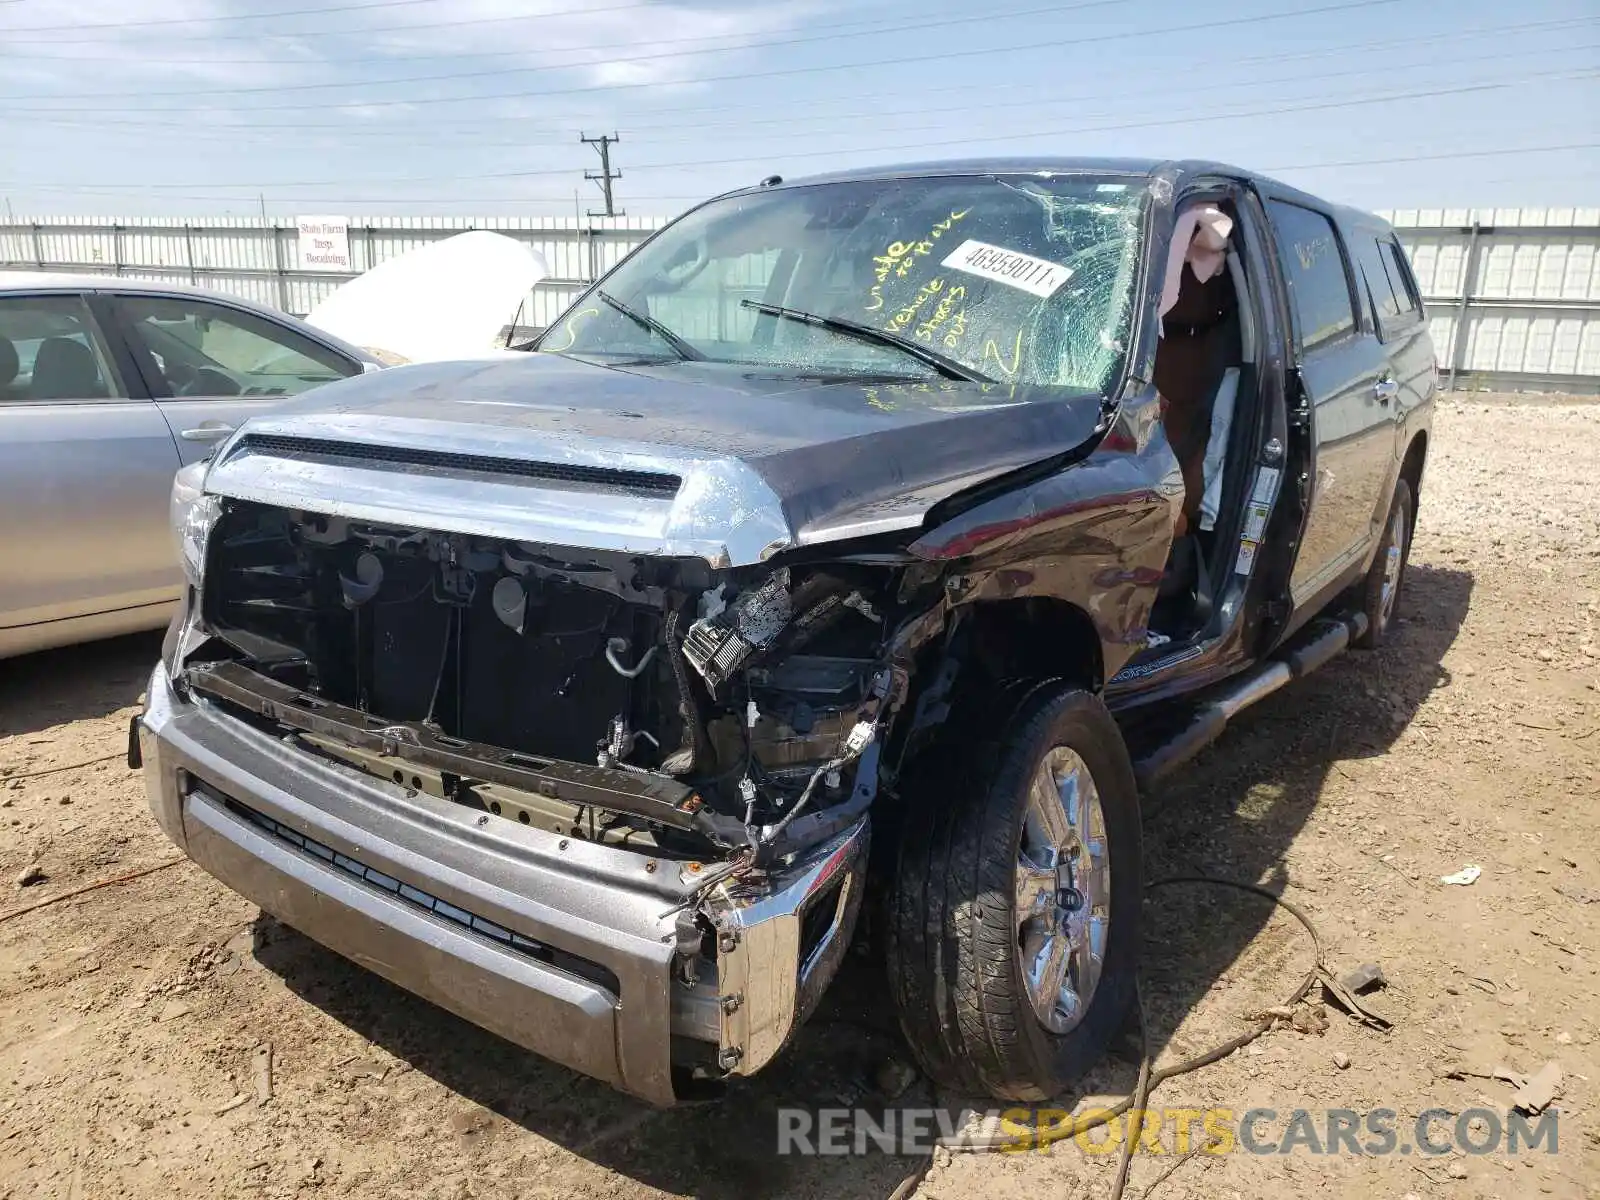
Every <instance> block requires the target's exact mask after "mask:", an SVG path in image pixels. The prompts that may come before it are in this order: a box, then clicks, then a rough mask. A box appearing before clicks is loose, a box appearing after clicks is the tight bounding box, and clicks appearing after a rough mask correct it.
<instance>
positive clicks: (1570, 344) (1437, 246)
mask: <svg viewBox="0 0 1600 1200" xmlns="http://www.w3.org/2000/svg"><path fill="white" fill-rule="evenodd" d="M1383 215H1384V216H1386V217H1387V218H1388V219H1389V220H1390V221H1392V222H1393V223H1394V225H1395V228H1396V229H1397V230H1398V232H1399V234H1400V240H1401V241H1402V242H1403V243H1404V244H1405V246H1406V249H1407V250H1408V251H1409V252H1410V254H1411V259H1412V262H1413V264H1414V265H1415V267H1416V273H1417V280H1418V283H1419V284H1420V285H1421V287H1422V292H1423V296H1424V299H1425V300H1426V301H1427V307H1428V316H1429V325H1430V328H1431V331H1432V333H1433V339H1434V344H1435V345H1436V346H1437V347H1438V350H1439V361H1440V365H1441V368H1442V369H1443V370H1444V372H1445V374H1446V376H1447V377H1448V378H1450V379H1451V380H1452V381H1453V382H1454V383H1457V384H1459V385H1461V386H1469V387H1519V388H1532V389H1547V390H1557V389H1560V390H1570V391H1581V392H1593V391H1600V208H1513V209H1465V208H1463V209H1409V210H1400V211H1394V212H1387V213H1384V214H1383ZM666 220H667V218H665V217H614V218H604V217H594V218H582V219H580V218H578V217H577V216H571V217H351V218H350V257H351V265H352V266H353V267H354V268H355V269H356V270H357V271H364V270H366V269H368V268H369V267H372V266H376V265H377V264H378V263H380V262H383V261H384V260H385V259H387V258H392V257H393V256H394V255H396V254H403V253H404V252H405V251H407V250H411V249H414V248H415V247H417V246H422V245H426V244H427V243H429V242H433V241H438V240H440V239H441V238H446V237H449V236H451V235H452V234H456V233H461V232H462V231H464V230H468V229H493V230H496V231H498V232H501V233H505V234H508V235H510V236H511V237H515V238H517V239H519V240H521V241H525V242H527V243H528V244H529V245H530V246H532V247H534V248H535V249H536V250H538V251H539V252H540V253H541V254H543V255H544V256H545V260H546V261H547V262H548V263H549V264H550V277H549V278H548V279H546V280H545V281H544V282H543V283H541V284H540V285H539V286H538V287H537V288H536V289H535V290H534V293H533V295H532V296H531V297H530V303H529V305H528V308H527V309H526V311H525V312H524V314H523V316H522V319H521V323H522V324H524V325H527V326H531V327H534V328H542V327H544V326H545V325H548V324H549V323H550V322H551V321H553V320H554V319H555V318H556V317H557V316H558V315H560V313H561V311H562V310H563V309H565V308H566V306H567V305H568V304H569V303H570V302H571V301H572V299H573V297H574V296H576V295H577V293H578V292H579V291H580V290H581V289H582V288H583V287H584V285H585V284H586V283H587V282H588V281H590V280H592V279H594V278H595V277H596V276H597V275H599V274H601V273H603V272H604V271H605V270H606V269H608V268H609V267H611V266H613V265H614V264H615V263H616V262H617V261H618V260H619V259H620V258H621V257H622V256H623V255H625V254H627V253H628V252H629V251H630V250H632V249H633V248H634V247H635V246H637V245H638V244H639V243H640V242H642V241H643V240H644V239H645V238H646V237H648V236H649V234H650V233H651V232H652V231H654V230H656V229H659V228H660V227H661V226H662V225H663V224H665V223H666ZM295 242H296V231H295V226H294V225H293V223H292V222H287V221H278V222H276V223H274V222H273V221H271V220H263V219H261V218H252V217H191V218H188V219H182V218H135V217H128V218H123V219H116V220H107V219H106V218H87V217H77V218H75V217H41V218H37V219H32V220H28V219H17V220H13V221H12V222H11V223H9V224H0V267H13V268H19V267H20V268H25V269H26V268H32V269H35V270H46V271H87V272H101V273H106V274H112V275H128V276H135V277H139V278H145V279H163V280H170V281H173V282H179V283H197V284H199V285H201V286H203V287H212V288H217V289H219V290H221V291H226V292H234V293H236V294H238V295H241V296H248V297H249V298H251V299H253V300H257V301H259V302H261V303H264V304H270V305H273V306H275V307H277V308H281V309H284V310H286V311H288V312H292V313H295V314H297V315H302V316H303V315H304V314H305V313H307V312H309V311H310V310H311V308H312V307H313V306H314V305H315V304H316V303H317V301H318V300H320V299H321V298H322V297H323V296H325V295H326V294H327V293H328V292H329V291H331V290H332V289H333V288H334V287H336V286H338V284H339V283H340V282H341V281H342V280H344V279H346V278H349V276H347V275H343V274H338V273H332V272H306V271H299V270H296V269H295V267H294V264H295ZM705 319H710V317H709V315H708V316H707V317H706V318H705ZM1458 329H1461V330H1464V335H1463V336H1462V337H1460V338H1458V337H1457V336H1456V333H1457V330H1458Z"/></svg>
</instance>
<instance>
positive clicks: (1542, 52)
mask: <svg viewBox="0 0 1600 1200" xmlns="http://www.w3.org/2000/svg"><path fill="white" fill-rule="evenodd" d="M1427 40H1429V41H1430V42H1435V41H1436V39H1427ZM1596 49H1600V44H1597V43H1587V44H1584V45H1580V46H1563V47H1561V48H1560V49H1558V50H1549V49H1537V50H1527V51H1521V52H1518V53H1513V54H1505V53H1502V52H1499V51H1496V52H1494V53H1492V54H1482V55H1472V56H1455V57H1452V58H1449V59H1439V58H1438V57H1437V56H1435V57H1434V58H1432V59H1429V60H1427V61H1420V62H1419V61H1412V62H1405V63H1385V64H1374V65H1368V66H1361V67H1352V68H1349V69H1347V70H1341V71H1324V72H1318V73H1316V74H1309V75H1308V74H1304V73H1300V74H1295V75H1286V76H1277V77H1273V78H1258V77H1256V76H1253V75H1252V76H1250V77H1249V78H1241V79H1238V80H1235V81H1232V82H1226V81H1224V82H1221V83H1220V84H1219V88H1221V89H1228V88H1244V89H1249V90H1250V91H1253V92H1254V91H1259V90H1260V89H1262V88H1264V87H1270V86H1272V85H1274V84H1279V83H1290V84H1295V85H1297V86H1298V85H1302V84H1306V83H1321V82H1324V81H1327V80H1334V79H1351V78H1360V77H1364V76H1368V75H1373V74H1379V75H1384V74H1389V73H1391V72H1394V71H1421V70H1432V69H1439V70H1452V71H1453V70H1455V69H1456V68H1458V67H1460V66H1462V65H1464V64H1470V63H1477V62H1509V61H1511V60H1514V59H1518V58H1527V57H1530V56H1538V57H1540V58H1548V57H1549V56H1551V55H1554V54H1568V53H1586V52H1588V51H1591V50H1596ZM1293 57H1299V56H1293ZM941 90H946V91H947V90H955V91H963V90H965V89H964V88H960V87H957V88H953V89H931V88H930V89H928V91H927V93H925V94H933V93H934V92H936V91H941ZM1191 92H1192V85H1189V84H1185V85H1183V86H1182V87H1178V88H1158V89H1155V90H1145V89H1141V90H1140V93H1139V94H1140V96H1141V97H1143V98H1145V99H1154V98H1159V97H1162V96H1167V95H1188V94H1190V93H1191ZM885 94H886V95H900V94H902V93H885ZM1102 95H1103V92H1102V91H1098V90H1097V91H1088V92H1074V93H1068V94H1064V95H1063V94H1059V93H1058V94H1054V95H1052V94H1048V93H1045V94H1039V93H1035V94H1033V95H1031V96H1028V97H1026V98H1024V99H1022V100H999V101H990V102H987V103H983V104H955V105H943V106H929V105H925V104H923V105H917V106H916V107H913V108H901V109H875V110H874V112H873V118H874V124H875V126H880V123H881V122H882V121H883V120H884V119H885V118H893V117H901V116H937V115H939V114H944V113H976V112H991V111H995V110H1000V109H1008V108H1028V109H1033V110H1042V109H1046V108H1049V107H1051V106H1054V105H1059V104H1075V103H1078V102H1080V101H1083V100H1094V99H1098V98H1100V97H1101V96H1102ZM839 119H840V118H839V117H838V115H837V114H831V113H819V114H815V115H811V116H802V115H798V114H792V113H791V114H785V115H784V116H780V117H755V118H748V119H744V120H739V121H706V122H699V121H697V122H695V123H694V130H695V132H694V133H689V134H684V135H682V136H678V137H660V136H653V137H651V138H650V141H651V142H652V143H654V144H657V145H671V144H675V143H692V142H699V141H701V140H703V139H702V137H701V136H700V134H701V132H702V131H704V130H708V129H732V130H740V129H745V128H749V127H752V126H763V125H780V126H783V127H784V128H785V129H792V128H793V127H794V126H795V125H796V124H797V123H799V122H812V121H820V122H833V123H837V122H838V121H839ZM40 123H55V122H50V121H48V119H44V120H41V122H40ZM106 123H107V122H105V121H87V122H70V124H73V125H75V126H77V125H84V126H87V127H91V128H96V129H98V128H101V127H102V126H103V125H105V124H106ZM140 127H141V128H142V127H143V126H140ZM163 127H164V128H175V129H181V130H183V138H184V140H185V141H190V140H192V139H194V138H197V137H216V138H224V139H228V140H237V138H238V136H239V133H240V132H241V131H247V132H254V131H255V130H256V129H258V128H260V127H257V126H232V127H226V126H224V127H216V128H213V129H210V130H201V131H196V130H195V129H194V128H193V124H192V122H172V123H170V124H169V125H166V126H163ZM880 127H881V126H880ZM935 127H937V126H930V125H907V126H895V127H894V128H893V130H892V131H894V132H906V131H910V130H915V129H927V128H935ZM269 128H279V127H278V126H271V127H269ZM288 128H290V129H293V130H294V131H295V133H296V135H297V136H296V140H297V141H299V140H302V139H303V136H304V134H305V132H306V127H305V126H302V125H298V124H291V125H290V126H288ZM312 128H314V129H326V130H328V131H336V132H338V133H346V132H348V126H345V125H340V126H316V127H312ZM624 128H625V129H626V130H627V132H628V133H630V134H637V133H651V132H653V131H657V130H670V129H682V128H683V122H681V121H671V122H657V123H654V124H640V125H628V126H625V127H624ZM474 129H477V130H480V131H481V129H482V126H481V123H480V124H479V125H475V126H474ZM883 131H884V132H891V130H889V129H884V130H883ZM373 135H382V136H405V137H407V138H408V139H411V140H413V141H414V140H415V139H416V131H415V130H414V129H407V130H399V129H393V130H361V131H360V136H361V137H363V138H366V137H369V136H373ZM762 136H766V135H762ZM467 144H468V145H469V146H470V147H471V148H473V149H488V148H493V147H528V146H535V145H548V146H557V145H566V144H568V142H567V140H566V139H565V138H560V137H557V136H551V137H549V138H547V139H545V140H542V141H541V140H538V139H534V138H531V137H526V136H525V137H520V138H516V139H512V140H506V141H476V140H474V141H471V142H470V143H467Z"/></svg>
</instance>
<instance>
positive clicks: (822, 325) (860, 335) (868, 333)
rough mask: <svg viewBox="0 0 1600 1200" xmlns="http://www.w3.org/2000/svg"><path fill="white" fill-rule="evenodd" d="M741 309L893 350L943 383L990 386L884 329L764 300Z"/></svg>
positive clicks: (981, 377)
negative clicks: (922, 365)
mask: <svg viewBox="0 0 1600 1200" xmlns="http://www.w3.org/2000/svg"><path fill="white" fill-rule="evenodd" d="M739 303H740V304H741V305H743V306H744V307H745V308H753V309H755V310H756V311H757V312H759V313H766V314H767V315H768V316H769V317H784V318H787V319H788V320H790V321H800V322H803V323H804V324H806V325H815V326H816V327H817V328H818V329H831V330H833V332H834V333H839V334H843V335H844V336H845V337H853V338H855V339H856V340H857V341H860V342H869V343H871V344H872V345H874V346H892V347H894V348H895V349H896V350H903V351H905V352H906V353H907V354H909V355H911V357H912V358H915V359H917V360H919V361H921V362H925V363H927V364H928V365H929V366H930V367H932V368H933V369H934V370H935V371H937V372H939V374H941V375H943V376H944V377H945V378H946V379H964V380H966V381H967V382H968V383H993V382H994V380H992V379H990V378H989V377H988V376H987V375H982V374H980V373H979V372H977V371H974V370H973V369H972V368H971V367H968V366H965V365H963V364H962V363H958V362H957V361H956V360H955V359H953V358H950V357H948V356H946V355H943V354H940V353H939V352H938V351H937V350H930V349H928V347H926V346H924V345H923V344H922V343H921V342H915V341H912V340H911V339H910V338H908V337H901V336H900V335H899V334H898V333H890V332H889V331H888V330H887V329H874V328H873V327H872V326H871V325H863V324H861V323H860V322H857V321H851V320H849V319H847V318H845V317H824V316H819V315H818V314H817V313H810V312H806V311H805V310H804V309H799V308H785V307H784V306H783V305H781V304H768V303H767V302H766V301H765V300H741V301H739Z"/></svg>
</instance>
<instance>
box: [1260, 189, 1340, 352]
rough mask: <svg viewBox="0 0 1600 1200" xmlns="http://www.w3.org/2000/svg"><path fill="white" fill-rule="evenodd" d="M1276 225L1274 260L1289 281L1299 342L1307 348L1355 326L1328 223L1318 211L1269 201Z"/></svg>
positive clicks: (1336, 245)
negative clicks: (1276, 252) (1276, 246)
mask: <svg viewBox="0 0 1600 1200" xmlns="http://www.w3.org/2000/svg"><path fill="white" fill-rule="evenodd" d="M1267 208H1268V210H1269V211H1270V213H1271V215H1272V223H1273V225H1274V226H1276V227H1277V235H1278V261H1279V262H1280V263H1281V264H1282V266H1283V277H1284V279H1285V280H1286V281H1287V282H1288V284H1289V297H1290V300H1291V301H1292V303H1293V304H1294V311H1295V319H1296V321H1297V322H1298V324H1299V327H1300V341H1301V344H1302V345H1303V346H1305V347H1306V348H1307V349H1310V348H1311V347H1313V346H1316V345H1319V344H1320V343H1322V342H1326V341H1330V340H1331V339H1333V338H1336V337H1338V336H1339V335H1341V334H1343V333H1347V332H1349V331H1350V330H1352V329H1354V328H1355V324H1356V314H1355V309H1354V308H1353V307H1352V305H1351V302H1350V277H1349V275H1348V274H1347V273H1346V270H1345V261H1344V251H1343V250H1342V249H1341V248H1340V246H1339V237H1338V234H1336V233H1335V232H1334V229H1333V222H1332V221H1330V220H1328V218H1327V217H1325V216H1323V215H1322V214H1321V213H1319V212H1313V211H1312V210H1311V209H1309V208H1301V207H1300V206H1299V205H1298V204H1287V203H1284V202H1283V201H1281V200H1272V201H1268V203H1267Z"/></svg>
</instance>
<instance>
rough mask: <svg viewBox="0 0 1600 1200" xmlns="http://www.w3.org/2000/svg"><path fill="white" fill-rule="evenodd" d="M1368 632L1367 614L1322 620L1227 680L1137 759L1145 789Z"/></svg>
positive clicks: (1138, 775) (1137, 774) (1136, 771)
mask: <svg viewBox="0 0 1600 1200" xmlns="http://www.w3.org/2000/svg"><path fill="white" fill-rule="evenodd" d="M1366 631H1367V615H1366V613H1361V612H1355V613H1348V614H1346V615H1344V616H1342V617H1337V618H1334V619H1332V620H1327V621H1321V622H1319V623H1318V624H1317V625H1315V626H1314V627H1313V628H1312V629H1311V631H1310V633H1309V635H1307V636H1305V637H1302V638H1300V639H1299V640H1298V641H1296V642H1295V643H1294V644H1293V645H1292V646H1291V647H1290V648H1289V649H1286V650H1281V651H1279V652H1278V653H1277V654H1275V655H1274V656H1273V657H1272V658H1270V659H1268V660H1267V661H1266V662H1263V663H1262V664H1260V665H1259V666H1257V667H1256V668H1254V669H1253V670H1251V671H1248V672H1246V673H1245V674H1244V675H1243V676H1241V677H1240V678H1238V679H1236V680H1232V681H1230V682H1228V683H1226V684H1224V685H1223V687H1222V688H1221V690H1220V691H1217V692H1215V693H1213V694H1212V695H1211V697H1210V698H1209V699H1207V700H1206V701H1205V702H1204V703H1202V704H1201V705H1200V706H1199V707H1198V708H1197V709H1196V710H1195V711H1194V714H1193V716H1191V717H1190V719H1189V723H1188V725H1186V726H1184V727H1183V728H1182V729H1180V730H1179V731H1178V732H1177V734H1175V735H1174V736H1173V737H1171V738H1169V739H1167V740H1166V741H1165V742H1162V743H1161V744H1160V745H1159V746H1157V747H1155V748H1154V749H1153V750H1151V751H1150V752H1149V753H1148V754H1146V755H1145V756H1144V757H1142V758H1140V759H1139V760H1138V761H1137V762H1135V763H1134V764H1133V773H1134V775H1135V777H1136V778H1137V779H1138V781H1139V786H1140V787H1141V788H1147V787H1149V786H1150V785H1151V784H1153V783H1155V782H1156V781H1157V780H1159V779H1161V778H1162V777H1163V776H1165V775H1167V774H1168V773H1169V772H1171V771H1172V770H1173V768H1175V767H1178V766H1181V765H1183V764H1184V763H1186V762H1188V761H1189V760H1190V759H1191V758H1193V757H1194V756H1195V755H1196V754H1199V753H1200V751H1202V750H1204V749H1205V748H1206V747H1207V746H1209V745H1211V743H1212V742H1214V741H1216V740H1217V739H1218V738H1219V737H1221V736H1222V731H1223V730H1224V729H1226V728H1227V727H1228V722H1229V721H1231V720H1232V719H1233V718H1234V717H1236V716H1237V715H1238V714H1239V713H1241V712H1243V711H1244V710H1245V709H1247V708H1249V707H1250V706H1251V705H1252V704H1255V703H1256V702H1257V701H1258V700H1264V699H1266V697H1268V696H1270V695H1272V693H1273V692H1275V691H1277V690H1278V689H1279V688H1281V687H1283V686H1284V685H1285V684H1286V683H1290V682H1292V681H1293V680H1296V679H1304V678H1305V677H1306V676H1307V675H1310V674H1311V673H1312V672H1313V671H1315V670H1317V668H1319V667H1322V666H1324V665H1326V664H1327V663H1328V662H1330V661H1331V660H1332V659H1335V658H1337V657H1338V656H1339V655H1340V654H1342V653H1343V652H1344V651H1345V650H1346V649H1348V648H1349V646H1350V643H1351V642H1353V641H1355V640H1356V639H1357V638H1359V637H1360V636H1361V635H1362V634H1364V633H1365V632H1366Z"/></svg>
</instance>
